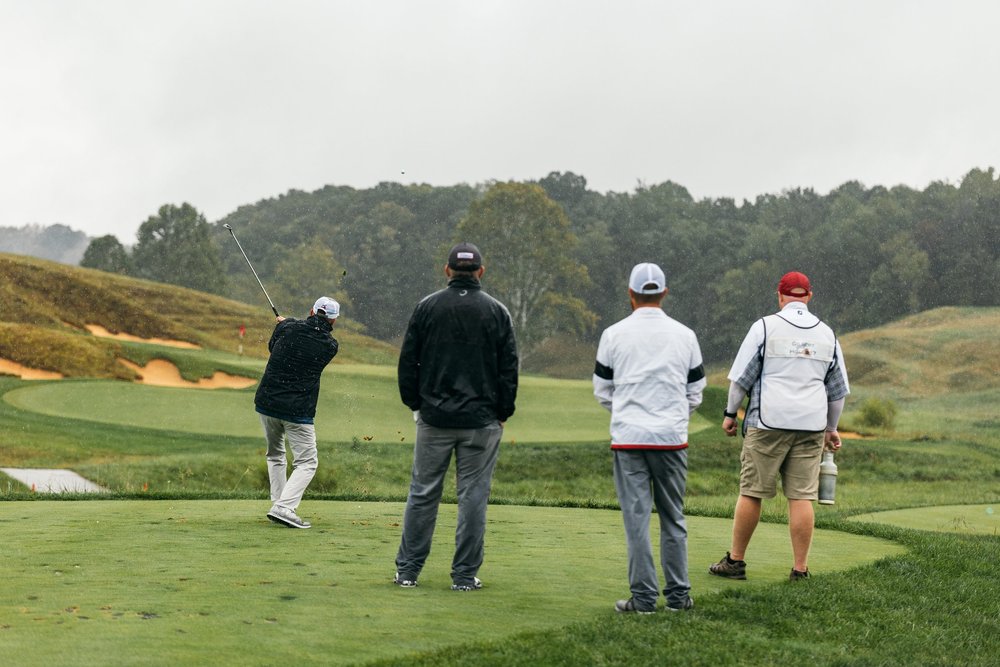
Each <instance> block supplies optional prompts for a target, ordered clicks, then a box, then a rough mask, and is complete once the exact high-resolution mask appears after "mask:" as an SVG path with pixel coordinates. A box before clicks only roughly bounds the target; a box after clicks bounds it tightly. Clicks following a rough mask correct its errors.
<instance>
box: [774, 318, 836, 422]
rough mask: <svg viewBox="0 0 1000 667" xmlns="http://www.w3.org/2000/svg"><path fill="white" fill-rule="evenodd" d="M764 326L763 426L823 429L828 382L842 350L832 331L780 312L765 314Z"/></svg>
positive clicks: (821, 325)
mask: <svg viewBox="0 0 1000 667" xmlns="http://www.w3.org/2000/svg"><path fill="white" fill-rule="evenodd" d="M764 329H765V339H764V349H763V354H764V360H763V366H762V369H761V375H760V422H761V425H763V426H764V427H766V428H771V429H781V430H787V431H822V430H824V429H825V428H826V412H827V396H826V385H825V382H824V381H825V379H826V374H827V372H828V371H829V369H830V364H831V363H832V362H833V360H834V358H835V356H836V354H835V353H836V349H837V339H836V337H835V336H834V334H833V331H832V330H831V329H830V327H828V326H827V325H825V324H823V323H822V322H820V321H819V320H816V323H815V324H813V325H811V326H808V327H802V326H797V325H795V324H792V323H791V322H789V321H788V320H786V319H784V318H783V317H781V316H780V315H768V316H767V317H765V318H764Z"/></svg>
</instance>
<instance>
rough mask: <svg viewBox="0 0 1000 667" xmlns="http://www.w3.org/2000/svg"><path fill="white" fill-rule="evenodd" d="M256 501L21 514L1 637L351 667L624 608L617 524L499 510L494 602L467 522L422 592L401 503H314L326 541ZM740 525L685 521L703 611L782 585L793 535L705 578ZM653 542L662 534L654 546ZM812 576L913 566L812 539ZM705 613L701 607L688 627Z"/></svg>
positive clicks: (876, 549) (49, 649)
mask: <svg viewBox="0 0 1000 667" xmlns="http://www.w3.org/2000/svg"><path fill="white" fill-rule="evenodd" d="M266 508H267V505H266V503H263V502H252V501H119V502H107V501H87V502H59V501H34V502H8V503H3V504H2V505H0V530H2V532H3V535H4V559H5V562H4V567H5V572H6V576H5V583H4V596H3V599H4V602H3V604H2V606H0V638H2V640H3V645H4V653H5V654H6V655H8V656H14V655H16V656H17V664H18V665H29V666H30V665H53V664H58V665H106V664H109V663H114V664H144V665H178V664H208V663H211V664H213V665H241V666H242V665H270V664H276V663H280V662H282V661H284V660H285V659H287V658H288V657H289V656H294V660H293V662H294V663H295V664H334V663H337V664H346V663H354V662H362V661H365V660H370V659H375V658H379V657H395V658H400V657H402V656H405V655H406V654H409V653H412V652H415V651H425V650H429V649H435V648H441V647H443V646H447V645H461V644H462V643H465V642H466V641H467V640H469V641H479V640H486V639H497V638H502V637H505V636H509V635H513V634H515V633H520V632H526V631H535V630H544V629H549V628H558V627H562V626H565V625H568V624H570V623H573V622H575V621H584V620H593V619H600V618H606V619H607V621H608V622H613V623H630V622H634V621H636V620H638V619H634V618H628V617H620V616H617V615H616V614H615V613H614V612H613V611H612V605H613V604H614V600H615V599H616V598H619V597H623V596H624V597H627V579H626V562H625V547H624V537H623V529H622V527H621V524H620V521H621V517H620V514H619V513H618V512H615V511H609V510H584V509H558V508H539V507H531V508H528V507H517V506H494V507H491V508H490V510H489V521H490V524H489V529H488V532H487V536H486V539H487V546H486V548H487V552H486V563H485V564H484V567H483V569H482V570H481V572H480V576H481V578H482V579H483V581H484V588H483V590H481V591H478V592H475V593H455V592H452V591H451V590H449V584H450V583H451V582H450V577H449V574H448V571H449V566H450V560H451V548H452V545H453V532H454V521H455V511H454V506H451V505H444V506H442V511H441V518H440V521H439V524H438V530H437V533H436V538H435V544H434V550H433V552H432V554H431V557H430V560H429V562H428V565H427V567H426V569H425V570H424V573H423V574H422V576H421V578H420V586H419V587H418V588H416V589H412V590H404V589H399V588H396V587H395V586H393V585H392V584H391V583H390V579H391V577H392V574H393V558H394V555H395V551H396V547H397V544H398V540H399V531H400V528H399V522H400V518H401V516H402V509H403V507H402V505H401V504H399V503H355V502H325V501H309V500H307V501H306V502H305V503H303V505H302V508H301V511H302V513H303V515H304V516H307V517H308V518H309V519H310V520H312V522H313V524H314V526H315V527H314V528H313V529H312V530H308V531H295V530H289V529H286V528H281V527H278V526H275V525H273V524H271V523H269V522H267V521H266V520H265V519H264V517H263V513H264V512H265V511H266ZM730 525H731V524H730V521H729V520H723V519H709V518H701V517H690V518H689V532H690V544H689V552H690V569H691V579H692V586H693V590H692V595H693V596H694V597H695V600H696V602H697V604H698V605H699V606H701V605H704V606H708V605H711V604H712V602H711V595H710V594H711V593H714V592H717V591H720V590H723V589H729V590H734V589H744V588H747V587H759V586H779V585H787V584H786V583H785V578H786V577H787V570H788V563H789V558H790V556H789V554H788V546H787V539H788V538H787V528H786V526H783V525H777V524H762V525H761V526H760V529H759V530H758V533H757V535H756V537H755V541H754V558H755V559H754V560H753V561H752V570H751V575H750V577H751V578H750V580H749V581H745V582H737V581H728V580H722V579H718V578H716V577H711V576H710V575H708V574H707V572H706V568H707V565H708V564H709V563H710V562H712V561H714V560H717V559H718V558H719V556H721V554H722V553H724V552H725V546H726V545H727V544H728V540H729V530H730ZM653 534H654V535H656V531H655V529H654V532H653ZM813 551H814V557H813V559H812V562H811V566H812V569H813V571H814V572H815V573H816V575H817V577H821V576H822V575H823V574H824V573H830V572H834V571H836V570H843V569H847V568H850V567H853V566H856V565H858V564H860V563H862V562H868V561H872V560H876V559H879V558H881V557H884V556H889V555H895V554H899V553H902V551H903V549H902V548H901V547H900V546H898V545H896V544H893V543H891V542H887V541H884V540H879V539H876V538H871V537H865V536H858V535H850V534H846V533H839V532H831V531H817V534H816V538H815V546H814V550H813ZM693 613H694V614H697V613H698V612H697V609H696V610H695V611H694V612H693Z"/></svg>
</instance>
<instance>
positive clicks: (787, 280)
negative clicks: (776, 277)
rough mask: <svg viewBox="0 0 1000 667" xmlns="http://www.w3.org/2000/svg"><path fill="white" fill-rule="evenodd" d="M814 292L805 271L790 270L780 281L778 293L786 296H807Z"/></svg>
mask: <svg viewBox="0 0 1000 667" xmlns="http://www.w3.org/2000/svg"><path fill="white" fill-rule="evenodd" d="M810 292H812V287H811V286H810V285H809V279H808V278H806V275H805V274H804V273H799V272H798V271H789V272H788V273H786V274H785V275H783V276H781V280H780V281H778V294H784V295H785V296H807V295H808V294H809V293H810Z"/></svg>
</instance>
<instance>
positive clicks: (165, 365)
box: [118, 359, 257, 389]
mask: <svg viewBox="0 0 1000 667" xmlns="http://www.w3.org/2000/svg"><path fill="white" fill-rule="evenodd" d="M118 362H119V363H121V364H122V365H124V366H126V367H128V368H131V369H132V370H133V371H135V372H136V373H138V374H139V376H140V377H139V379H138V380H136V381H137V382H139V383H140V384H150V385H155V386H157V387H184V388H189V389H245V388H247V387H252V386H253V385H255V384H257V380H255V379H254V378H248V377H241V376H239V375H230V374H229V373H223V372H222V371H215V373H213V374H212V377H210V378H200V379H199V380H198V381H197V382H190V381H188V380H185V379H184V378H182V377H181V372H180V370H178V368H177V366H175V365H174V364H172V363H170V362H169V361H167V360H165V359H153V360H151V361H150V362H149V363H148V364H146V365H145V366H140V365H139V364H136V363H133V362H131V361H128V360H126V359H119V360H118Z"/></svg>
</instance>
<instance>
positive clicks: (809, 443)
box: [740, 428, 823, 500]
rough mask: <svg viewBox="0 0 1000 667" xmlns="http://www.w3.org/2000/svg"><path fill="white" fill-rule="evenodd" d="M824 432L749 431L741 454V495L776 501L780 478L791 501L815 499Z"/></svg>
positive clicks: (756, 429) (752, 429)
mask: <svg viewBox="0 0 1000 667" xmlns="http://www.w3.org/2000/svg"><path fill="white" fill-rule="evenodd" d="M822 454H823V433H822V432H819V433H808V432H802V431H771V430H768V429H762V428H750V429H747V435H746V438H744V440H743V451H742V453H741V454H740V463H741V464H742V465H741V469H740V494H741V495H744V496H750V497H751V498H774V496H775V495H777V481H778V475H781V490H782V491H783V492H784V494H785V497H786V498H788V499H789V500H816V498H817V491H818V490H819V462H820V459H821V458H822Z"/></svg>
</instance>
